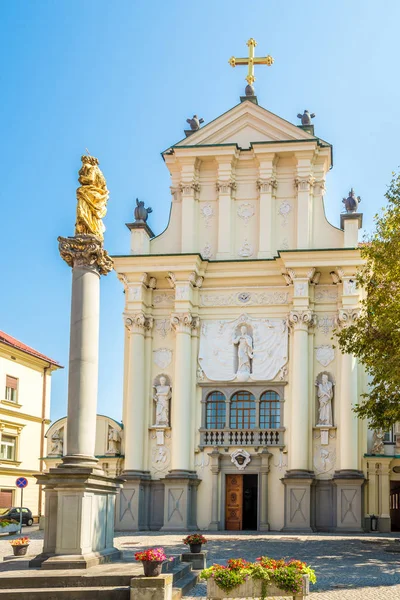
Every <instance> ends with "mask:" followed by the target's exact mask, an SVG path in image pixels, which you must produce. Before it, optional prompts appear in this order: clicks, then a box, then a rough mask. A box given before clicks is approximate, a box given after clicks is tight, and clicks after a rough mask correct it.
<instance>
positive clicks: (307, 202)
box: [295, 152, 315, 249]
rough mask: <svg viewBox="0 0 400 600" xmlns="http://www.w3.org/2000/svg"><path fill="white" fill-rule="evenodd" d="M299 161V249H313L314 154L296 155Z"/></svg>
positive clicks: (296, 184) (297, 180) (296, 182)
mask: <svg viewBox="0 0 400 600" xmlns="http://www.w3.org/2000/svg"><path fill="white" fill-rule="evenodd" d="M295 156H296V159H297V177H296V179H295V187H296V189H297V248H299V249H300V248H311V237H312V209H313V206H312V191H313V186H314V181H315V180H314V177H313V174H312V159H313V156H314V152H305V153H304V152H302V153H301V154H300V153H296V154H295Z"/></svg>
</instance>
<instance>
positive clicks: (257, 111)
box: [175, 101, 315, 148]
mask: <svg viewBox="0 0 400 600" xmlns="http://www.w3.org/2000/svg"><path fill="white" fill-rule="evenodd" d="M296 140H315V137H314V136H313V135H311V134H310V133H308V132H307V131H304V129H301V128H300V127H297V126H296V125H293V124H292V123H289V122H288V121H285V119H282V118H281V117H278V116H277V115H275V114H274V113H272V112H270V111H269V110H266V109H265V108H262V107H261V106H258V105H257V104H254V103H253V102H249V101H245V102H242V103H241V104H238V105H237V106H235V107H234V108H232V109H231V110H229V111H228V112H226V113H224V114H223V115H221V116H220V117H218V118H217V119H214V121H211V123H208V124H207V125H205V126H204V127H202V128H201V129H199V131H196V132H195V133H193V134H192V135H190V136H189V137H187V138H185V139H184V140H181V141H180V142H178V143H177V144H175V146H177V147H179V146H187V145H190V146H203V145H219V144H237V145H238V146H239V147H240V148H249V147H250V146H251V144H252V143H253V142H279V141H296Z"/></svg>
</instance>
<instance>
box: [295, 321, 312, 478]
mask: <svg viewBox="0 0 400 600" xmlns="http://www.w3.org/2000/svg"><path fill="white" fill-rule="evenodd" d="M291 430H292V431H291V447H290V468H291V469H295V470H297V469H304V470H307V469H308V441H309V439H308V438H309V423H308V327H307V325H305V324H303V323H301V324H297V325H295V326H294V331H293V379H292V418H291Z"/></svg>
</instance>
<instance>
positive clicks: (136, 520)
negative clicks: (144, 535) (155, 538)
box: [115, 471, 151, 531]
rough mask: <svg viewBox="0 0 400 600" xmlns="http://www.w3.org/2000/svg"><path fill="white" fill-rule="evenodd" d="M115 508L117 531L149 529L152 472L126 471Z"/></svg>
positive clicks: (122, 476) (122, 477)
mask: <svg viewBox="0 0 400 600" xmlns="http://www.w3.org/2000/svg"><path fill="white" fill-rule="evenodd" d="M120 479H122V480H123V482H124V484H123V488H122V489H121V490H120V492H119V494H118V496H117V501H116V510H115V529H116V531H147V530H149V529H150V527H149V505H150V480H151V476H150V472H148V471H131V472H127V471H125V472H124V473H123V474H122V475H121V477H120Z"/></svg>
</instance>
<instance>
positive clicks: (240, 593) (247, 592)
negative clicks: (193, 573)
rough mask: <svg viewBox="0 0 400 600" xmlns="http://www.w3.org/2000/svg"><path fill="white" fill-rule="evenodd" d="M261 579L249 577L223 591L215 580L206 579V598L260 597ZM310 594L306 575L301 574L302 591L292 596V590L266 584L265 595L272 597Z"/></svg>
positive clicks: (300, 596) (301, 596)
mask: <svg viewBox="0 0 400 600" xmlns="http://www.w3.org/2000/svg"><path fill="white" fill-rule="evenodd" d="M261 595H262V594H261V581H253V580H252V579H249V580H248V581H245V582H244V583H242V584H241V585H238V586H237V587H236V588H235V589H233V590H231V591H230V592H225V591H224V590H221V589H220V588H219V587H218V586H217V584H216V583H215V581H214V580H213V579H212V578H211V579H208V580H207V599H208V600H210V599H213V598H215V599H218V600H220V599H221V598H261ZM309 595H310V582H309V579H308V575H303V589H302V591H301V592H300V593H299V594H297V595H296V596H294V595H293V594H292V592H285V591H283V590H280V589H278V588H277V587H276V586H275V585H273V584H269V585H267V592H266V596H267V598H268V597H274V596H279V597H281V598H295V599H296V600H297V599H298V598H304V597H306V596H309Z"/></svg>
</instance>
